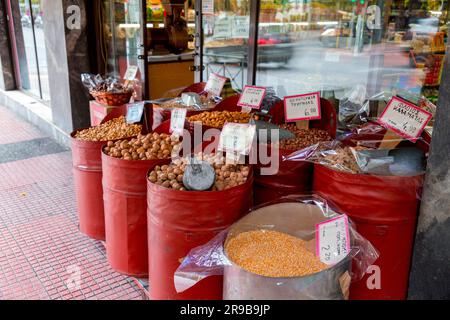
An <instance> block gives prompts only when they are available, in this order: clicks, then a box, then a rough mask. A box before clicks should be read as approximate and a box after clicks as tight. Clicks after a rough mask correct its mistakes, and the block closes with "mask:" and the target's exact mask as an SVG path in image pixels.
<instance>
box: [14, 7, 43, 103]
mask: <svg viewBox="0 0 450 320" xmlns="http://www.w3.org/2000/svg"><path fill="white" fill-rule="evenodd" d="M16 1H18V8H19V10H20V15H19V16H18V15H15V14H14V16H15V17H17V16H18V17H19V18H20V22H21V23H20V25H21V30H15V33H16V46H17V47H20V48H23V50H20V51H21V52H25V56H24V57H19V68H20V70H21V72H20V74H21V81H20V82H21V89H23V90H25V91H28V92H30V93H31V94H33V95H35V96H37V97H39V98H40V99H43V100H45V101H49V100H50V91H49V82H48V69H47V54H46V49H45V39H44V29H43V26H44V16H43V12H42V10H41V5H40V0H33V1H30V0H16ZM16 25H17V24H16Z"/></svg>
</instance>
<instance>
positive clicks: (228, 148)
mask: <svg viewBox="0 0 450 320" xmlns="http://www.w3.org/2000/svg"><path fill="white" fill-rule="evenodd" d="M255 134H256V126H255V125H251V124H246V123H226V124H225V126H224V127H223V129H222V132H221V134H220V139H219V148H218V149H219V150H220V151H225V152H230V153H233V154H242V155H248V154H250V150H251V148H252V144H253V140H254V138H255Z"/></svg>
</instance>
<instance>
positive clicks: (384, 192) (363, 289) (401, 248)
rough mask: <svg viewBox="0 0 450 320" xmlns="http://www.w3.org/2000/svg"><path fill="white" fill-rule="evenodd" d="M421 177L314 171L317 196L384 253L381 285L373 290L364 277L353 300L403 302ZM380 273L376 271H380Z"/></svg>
mask: <svg viewBox="0 0 450 320" xmlns="http://www.w3.org/2000/svg"><path fill="white" fill-rule="evenodd" d="M423 179H424V177H423V175H416V176H374V175H363V174H351V173H346V172H341V171H337V170H333V169H331V168H328V167H325V166H323V165H315V167H314V179H313V190H314V192H315V193H317V194H319V195H322V196H323V197H324V198H326V199H328V200H330V201H332V202H334V203H335V204H336V205H337V206H338V207H339V208H340V209H341V210H343V211H344V212H346V213H347V214H348V216H349V217H350V218H351V219H352V220H353V221H354V222H355V223H356V227H357V230H358V232H359V233H361V235H363V236H364V237H365V238H366V239H368V240H369V241H370V242H371V243H372V244H373V245H374V246H375V247H376V248H377V249H378V250H379V252H380V257H379V259H378V260H377V263H376V267H374V268H373V270H372V272H378V271H379V273H380V274H379V276H380V277H378V278H377V279H379V280H380V281H381V282H380V283H378V284H377V285H376V286H375V289H374V288H369V287H368V285H367V278H368V277H369V276H371V274H368V275H366V276H365V277H364V278H363V279H362V280H361V281H358V282H355V283H353V284H352V286H351V287H350V298H351V299H371V300H372V299H405V298H406V295H407V287H408V275H409V270H410V262H411V255H412V249H413V240H414V233H415V227H416V221H417V214H418V209H419V203H420V200H419V199H420V194H421V189H422V184H423ZM377 270H378V271H377Z"/></svg>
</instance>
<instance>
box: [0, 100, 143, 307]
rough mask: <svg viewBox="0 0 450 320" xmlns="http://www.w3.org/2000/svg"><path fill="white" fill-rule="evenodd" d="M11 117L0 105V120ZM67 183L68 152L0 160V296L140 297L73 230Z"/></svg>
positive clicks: (100, 251)
mask: <svg viewBox="0 0 450 320" xmlns="http://www.w3.org/2000/svg"><path fill="white" fill-rule="evenodd" d="M11 121H12V122H14V121H17V120H15V119H13V117H10V116H9V118H8V113H7V112H6V113H5V111H4V110H3V109H2V108H1V107H0V125H4V124H5V123H6V125H9V128H12V127H14V126H15V127H16V128H17V126H20V123H19V124H18V123H11ZM24 126H25V125H24ZM25 127H26V126H25ZM23 137H24V136H23ZM33 138H34V137H33ZM7 139H9V138H7ZM7 139H6V140H4V139H3V137H0V144H2V143H5V142H4V141H7ZM73 189H74V188H73V177H72V162H71V156H70V152H65V153H60V154H53V155H47V156H42V157H37V158H31V159H27V160H21V161H16V162H10V163H5V164H0V299H1V300H6V299H30V300H31V299H54V300H67V299H74V300H81V299H89V300H93V299H95V300H100V299H107V300H109V299H120V300H128V299H133V300H143V299H145V296H144V294H143V290H141V289H140V288H139V286H138V285H137V284H136V283H135V281H134V280H133V279H132V278H130V277H127V276H124V275H121V274H119V273H117V272H115V271H113V270H112V269H111V268H110V267H109V265H108V262H107V259H106V252H105V248H104V245H103V244H102V243H101V242H99V241H95V240H92V239H89V238H88V237H86V236H84V235H82V234H81V233H80V232H79V231H78V220H77V216H76V203H75V195H74V191H73Z"/></svg>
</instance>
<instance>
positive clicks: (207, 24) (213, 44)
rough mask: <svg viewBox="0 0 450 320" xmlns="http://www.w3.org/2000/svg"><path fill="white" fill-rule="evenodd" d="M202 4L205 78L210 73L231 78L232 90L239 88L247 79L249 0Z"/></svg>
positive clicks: (220, 0)
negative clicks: (211, 4) (206, 7)
mask: <svg viewBox="0 0 450 320" xmlns="http://www.w3.org/2000/svg"><path fill="white" fill-rule="evenodd" d="M213 3H214V5H213V6H212V7H209V10H206V11H205V6H204V7H203V39H204V46H203V47H204V49H203V50H204V51H203V59H204V61H203V64H204V66H205V71H204V79H206V80H207V79H208V75H209V74H210V73H212V72H213V73H218V74H220V75H222V76H225V77H227V78H230V80H231V84H232V86H233V88H234V89H238V90H240V89H242V87H243V86H244V85H245V84H246V81H247V55H248V46H247V45H248V36H249V26H250V1H249V0H225V1H224V0H214V1H213Z"/></svg>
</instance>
